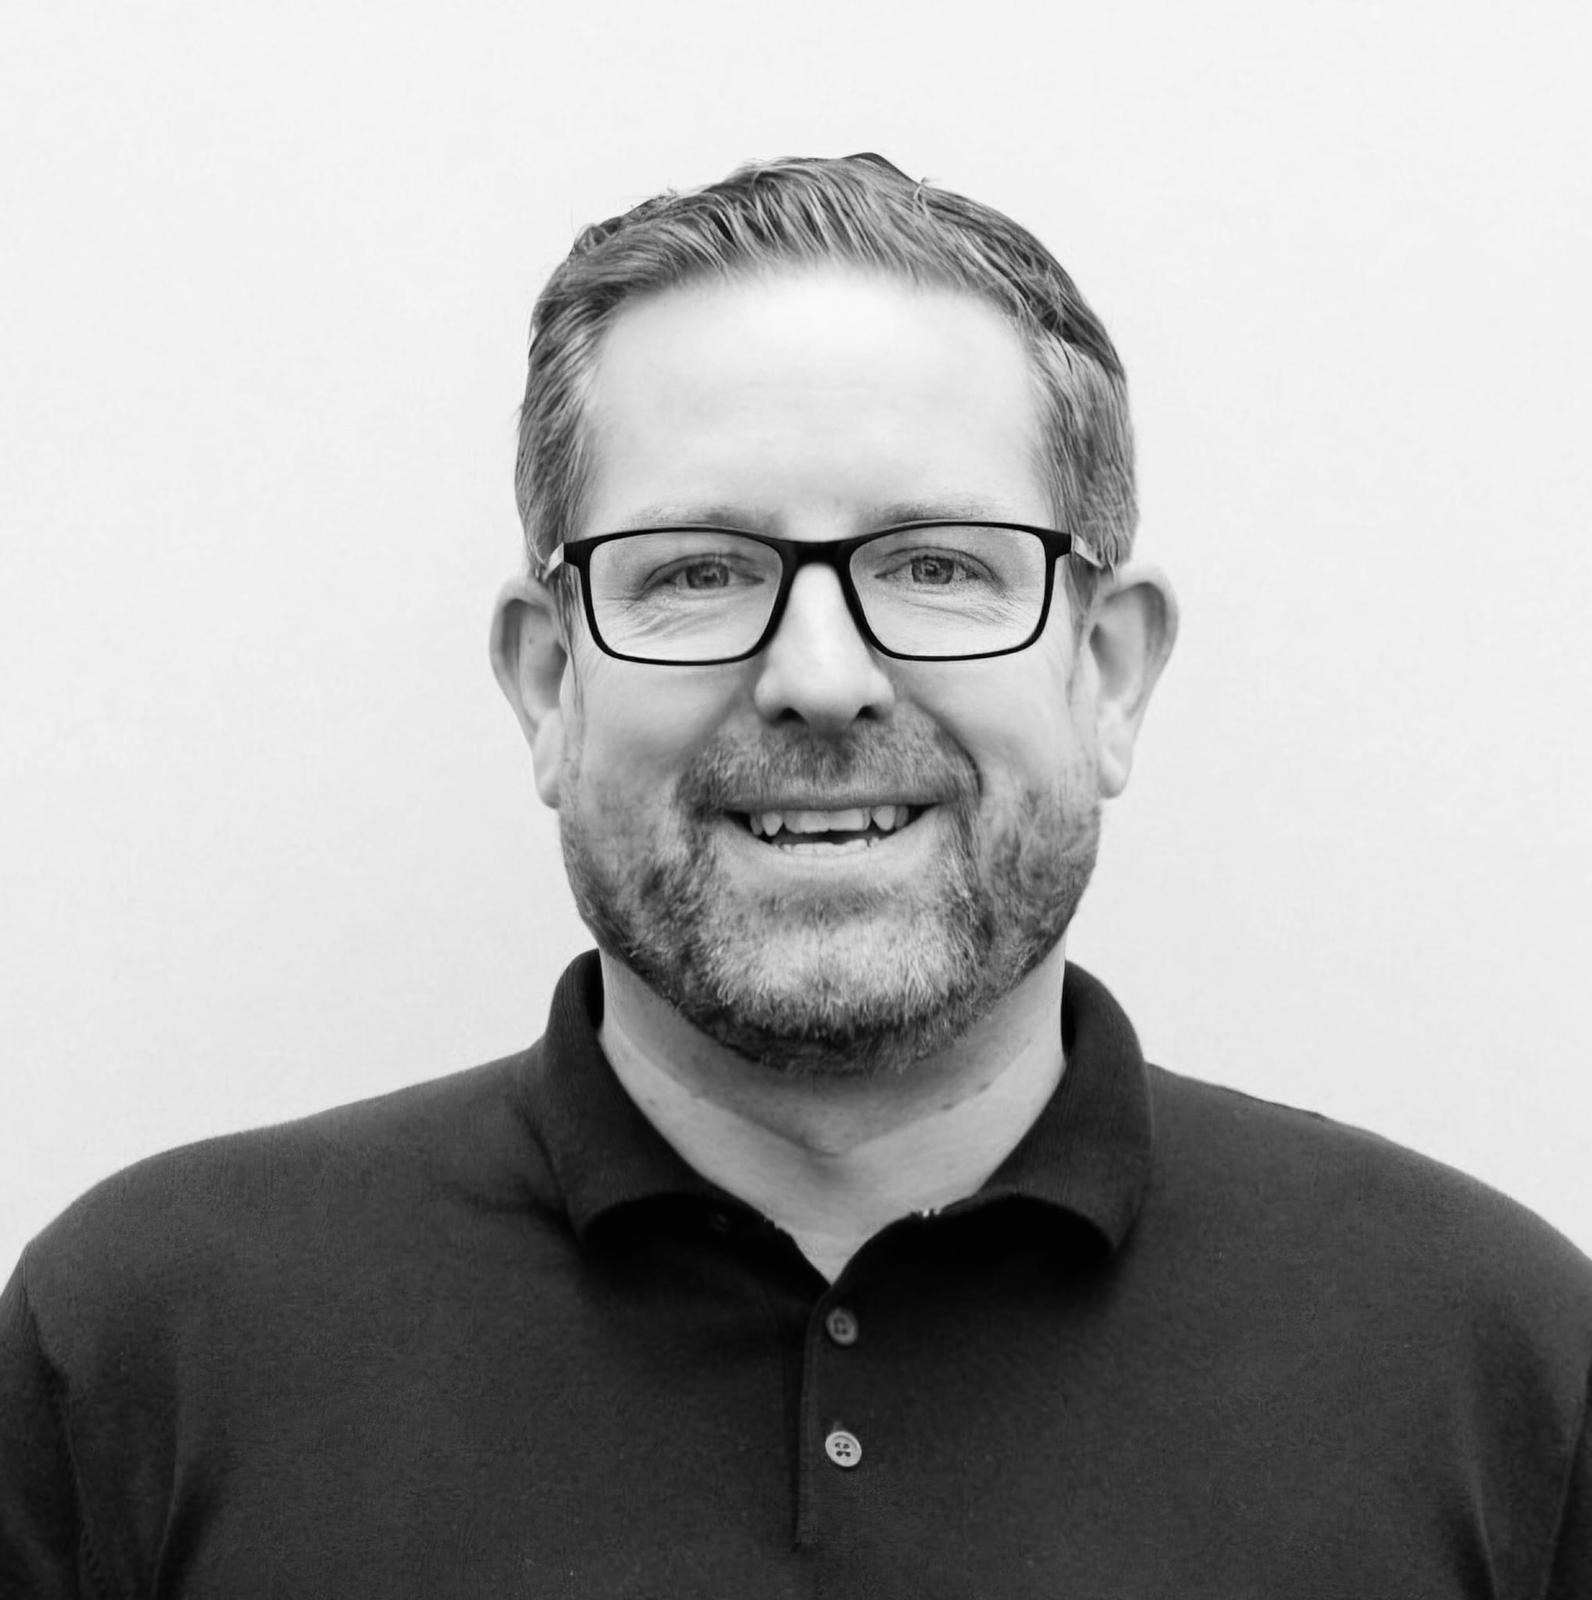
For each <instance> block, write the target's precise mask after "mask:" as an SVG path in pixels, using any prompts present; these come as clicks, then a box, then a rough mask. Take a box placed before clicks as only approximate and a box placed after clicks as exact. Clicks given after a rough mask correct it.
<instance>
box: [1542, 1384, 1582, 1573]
mask: <svg viewBox="0 0 1592 1600" xmlns="http://www.w3.org/2000/svg"><path fill="white" fill-rule="evenodd" d="M1589 1595H1592V1373H1589V1374H1588V1375H1587V1398H1586V1404H1585V1407H1584V1409H1583V1411H1582V1417H1581V1437H1580V1439H1579V1440H1577V1441H1576V1449H1575V1459H1574V1460H1573V1461H1572V1462H1571V1464H1570V1480H1569V1483H1568V1485H1567V1486H1566V1492H1565V1497H1564V1509H1563V1512H1562V1514H1561V1515H1560V1518H1559V1541H1558V1545H1557V1547H1556V1549H1555V1551H1554V1558H1553V1576H1552V1577H1551V1578H1550V1579H1549V1581H1548V1588H1547V1592H1546V1594H1545V1595H1544V1597H1543V1600H1586V1597H1587V1596H1589Z"/></svg>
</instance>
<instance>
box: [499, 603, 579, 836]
mask: <svg viewBox="0 0 1592 1600" xmlns="http://www.w3.org/2000/svg"><path fill="white" fill-rule="evenodd" d="M492 670H493V672H494V673H495V674H496V675H497V681H498V685H499V687H500V688H501V689H502V690H503V693H504V695H505V696H506V697H507V698H508V702H509V705H510V706H512V707H513V709H514V715H515V716H516V717H517V718H518V719H519V724H520V727H521V728H522V729H523V730H524V733H525V742H526V743H527V744H529V745H530V747H531V765H532V767H533V768H534V769H535V772H536V792H537V793H538V794H539V795H540V796H541V797H542V801H543V803H544V804H546V805H550V806H553V807H554V808H555V809H556V807H557V805H558V783H559V777H560V775H561V773H562V771H563V766H564V709H563V703H562V697H561V691H562V689H563V684H564V674H565V673H566V672H567V671H568V670H569V652H568V650H567V648H566V646H565V641H564V633H563V629H562V627H561V626H560V624H559V620H558V602H557V601H556V600H555V599H554V597H553V595H552V592H551V591H550V590H549V589H548V588H547V587H546V585H545V584H541V583H538V582H537V580H536V579H535V578H531V577H523V578H513V579H510V581H509V582H508V583H506V584H504V585H503V588H502V591H501V592H500V593H499V595H498V598H497V605H496V607H495V608H494V609H493V612H492Z"/></svg>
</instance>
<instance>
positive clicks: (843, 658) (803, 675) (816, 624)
mask: <svg viewBox="0 0 1592 1600" xmlns="http://www.w3.org/2000/svg"><path fill="white" fill-rule="evenodd" d="M757 664H758V673H757V681H756V684H755V685H754V687H753V690H752V699H753V702H754V704H755V705H756V706H757V709H758V712H759V713H760V714H761V715H762V716H763V717H765V718H766V719H767V720H768V721H770V722H778V721H781V720H784V719H786V718H799V719H800V720H801V721H802V722H805V723H806V724H807V725H808V726H809V727H810V728H812V729H813V731H814V732H815V733H829V734H835V733H842V732H844V731H845V730H846V729H847V728H848V727H850V725H851V724H852V723H853V722H855V721H856V720H857V719H858V718H859V717H882V716H886V715H888V714H889V712H890V710H891V708H892V707H893V706H894V705H895V685H894V684H893V683H892V682H891V680H890V678H889V677H888V676H887V675H886V674H885V672H884V670H883V668H882V666H881V665H880V662H879V659H878V658H877V657H876V656H875V655H874V653H873V651H872V650H870V649H869V648H868V644H867V641H866V640H865V639H864V638H863V637H862V635H861V634H860V633H858V632H857V625H856V623H855V622H854V621H853V620H852V616H851V612H850V610H849V608H848V607H847V605H846V596H845V593H844V591H843V590H842V589H841V587H840V575H839V574H838V573H837V572H836V571H835V570H834V569H833V568H832V567H828V566H825V565H823V564H822V563H820V562H814V563H812V564H811V565H809V566H804V567H802V568H801V569H800V571H798V572H797V574H796V577H795V580H794V581H793V582H792V584H791V590H790V596H789V599H788V600H787V602H786V606H785V615H784V616H783V617H781V618H780V623H779V627H778V628H777V629H775V631H774V637H773V638H772V639H770V640H769V642H768V644H767V645H766V646H765V647H764V649H763V652H762V654H761V655H760V656H759V657H758V658H757Z"/></svg>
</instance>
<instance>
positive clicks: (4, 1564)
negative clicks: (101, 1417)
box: [0, 1256, 101, 1600]
mask: <svg viewBox="0 0 1592 1600" xmlns="http://www.w3.org/2000/svg"><path fill="white" fill-rule="evenodd" d="M26 1259H27V1258H26V1256H24V1258H23V1264H22V1265H19V1266H18V1267H17V1270H16V1272H15V1273H13V1274H12V1277H11V1281H10V1283H8V1284H7V1285H6V1287H5V1290H4V1291H3V1292H0V1595H18V1596H21V1595H26V1596H28V1600H87V1597H88V1596H91V1595H95V1594H98V1593H100V1592H101V1591H100V1590H99V1589H98V1588H97V1586H95V1587H90V1586H89V1585H88V1584H87V1583H86V1582H85V1581H84V1579H85V1577H86V1574H84V1573H83V1572H82V1571H81V1570H80V1566H79V1550H80V1542H79V1538H78V1528H79V1516H78V1505H77V1493H76V1487H75V1483H74V1475H73V1469H72V1453H71V1448H70V1445H69V1443H68V1440H67V1436H66V1429H65V1425H64V1418H63V1415H62V1408H61V1386H60V1381H59V1376H58V1374H56V1373H55V1372H54V1371H53V1370H52V1368H51V1366H50V1363H49V1362H48V1360H47V1359H46V1358H45V1355H44V1352H43V1350H42V1349H41V1348H40V1346H39V1338H38V1330H37V1327H36V1325H35V1323H34V1318H33V1312H32V1309H31V1308H30V1306H29V1304H28V1292H27V1286H26V1282H25V1279H24V1267H25V1264H26Z"/></svg>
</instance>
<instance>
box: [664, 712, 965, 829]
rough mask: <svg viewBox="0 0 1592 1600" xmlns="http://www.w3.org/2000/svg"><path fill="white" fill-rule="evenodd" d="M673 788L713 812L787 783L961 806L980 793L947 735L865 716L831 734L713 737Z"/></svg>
mask: <svg viewBox="0 0 1592 1600" xmlns="http://www.w3.org/2000/svg"><path fill="white" fill-rule="evenodd" d="M675 787H676V794H677V797H678V799H679V800H680V801H681V803H682V804H684V805H685V806H687V807H688V808H690V809H691V810H693V811H696V812H699V813H707V812H712V813H715V814H717V813H719V812H723V811H728V810H730V809H731V808H732V807H733V806H734V804H735V803H736V802H737V801H741V800H744V799H746V798H747V797H748V796H755V795H766V794H778V793H779V792H780V791H781V790H789V789H792V788H798V789H801V788H809V789H818V790H822V789H837V790H844V789H850V790H858V789H862V790H871V791H876V792H879V793H883V794H913V795H924V796H932V797H933V798H935V799H937V800H939V801H940V802H941V803H948V804H951V805H954V806H960V807H964V808H967V807H971V806H973V805H974V804H976V802H977V800H978V796H979V780H978V769H977V768H976V767H975V766H974V765H973V760H972V757H971V756H969V755H968V753H967V752H966V751H965V750H963V749H962V747H961V746H960V745H959V744H957V743H956V741H955V740H953V739H952V738H951V737H950V736H949V735H948V734H945V733H944V732H942V731H941V730H939V729H937V728H933V727H924V726H911V727H899V728H887V727H885V726H882V725H871V724H866V723H861V724H854V725H853V726H852V727H849V728H847V729H846V730H845V732H844V733H841V734H836V735H819V734H815V733H813V732H812V731H811V730H810V729H808V728H806V727H804V726H803V727H797V726H792V727H788V728H782V727H775V728H769V729H767V730H765V731H764V732H763V733H761V734H760V735H758V736H757V737H756V738H755V739H735V738H730V737H721V738H718V739H715V740H713V741H712V742H711V743H710V744H708V745H706V746H705V747H704V748H703V749H702V750H701V751H700V752H699V753H698V754H697V755H696V756H695V757H694V758H693V759H692V761H691V762H690V763H689V764H688V765H687V767H686V769H685V770H684V771H683V772H682V773H681V774H680V777H679V779H678V781H677V783H676V786H675Z"/></svg>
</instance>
